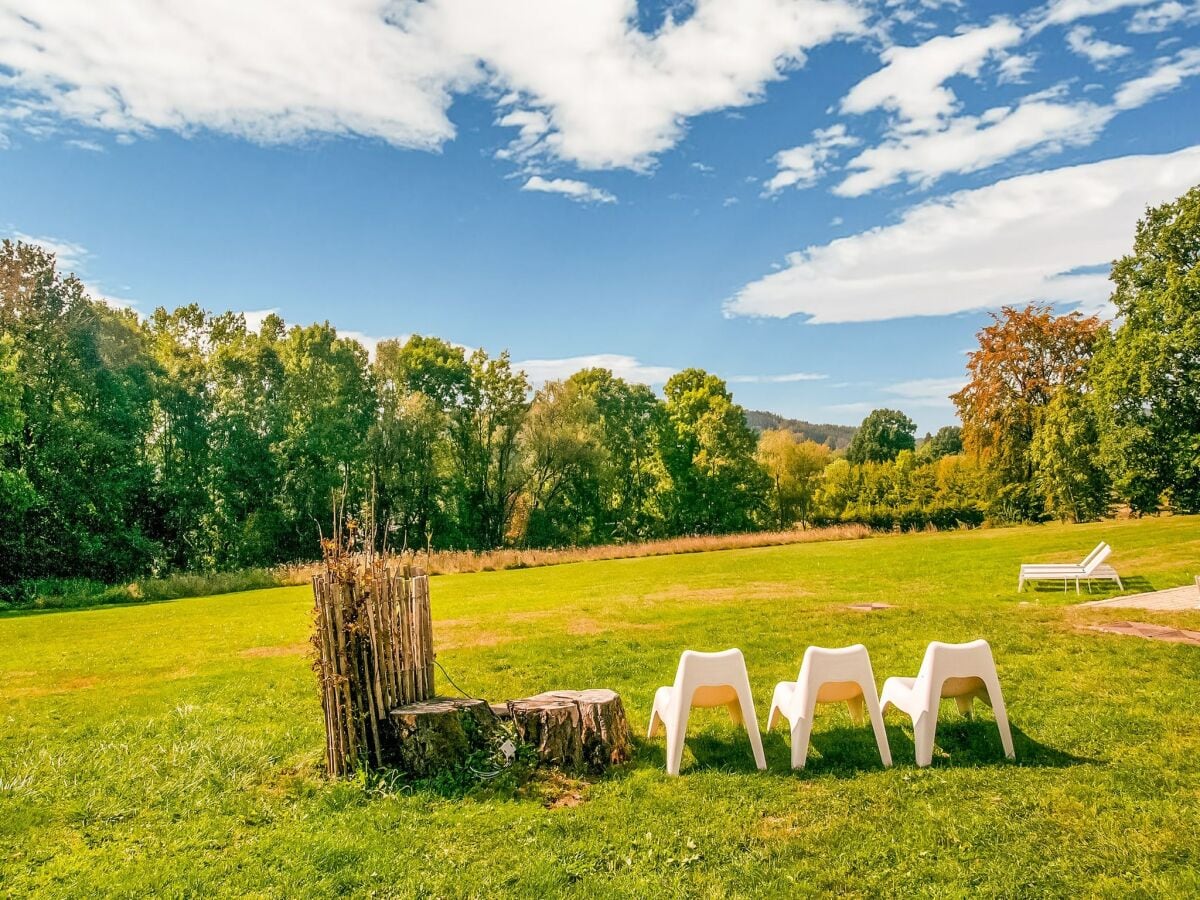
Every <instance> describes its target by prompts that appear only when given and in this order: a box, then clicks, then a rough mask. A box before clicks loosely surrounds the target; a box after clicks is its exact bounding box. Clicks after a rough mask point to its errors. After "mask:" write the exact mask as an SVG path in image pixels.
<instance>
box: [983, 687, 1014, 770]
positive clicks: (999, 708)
mask: <svg viewBox="0 0 1200 900" xmlns="http://www.w3.org/2000/svg"><path fill="white" fill-rule="evenodd" d="M984 684H985V685H986V686H987V693H988V705H989V706H991V708H992V713H993V714H994V715H995V716H996V727H997V728H998V729H999V730H1000V743H1001V744H1002V745H1003V746H1004V755H1005V756H1007V757H1008V758H1009V759H1016V758H1017V753H1016V751H1015V750H1014V749H1013V739H1012V729H1011V728H1009V726H1008V710H1007V709H1006V708H1005V706H1004V694H1003V693H1001V691H1000V679H999V678H997V677H996V676H994V675H993V676H991V677H990V678H985V679H984Z"/></svg>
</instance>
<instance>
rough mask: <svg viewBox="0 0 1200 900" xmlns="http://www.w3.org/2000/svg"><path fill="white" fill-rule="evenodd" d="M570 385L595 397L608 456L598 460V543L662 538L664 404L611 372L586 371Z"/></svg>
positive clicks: (601, 434) (605, 454)
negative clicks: (599, 508)
mask: <svg viewBox="0 0 1200 900" xmlns="http://www.w3.org/2000/svg"><path fill="white" fill-rule="evenodd" d="M567 382H568V383H569V384H572V385H576V386H577V387H578V389H579V391H580V392H581V393H582V394H583V395H584V396H586V397H588V398H590V399H591V401H592V403H593V404H594V407H595V410H596V416H597V418H598V420H599V425H600V442H601V444H602V446H603V450H604V452H603V453H602V454H601V456H600V460H599V465H600V469H599V474H598V479H599V484H598V492H599V500H600V503H601V505H602V510H601V511H600V512H599V513H598V517H597V520H596V531H595V540H597V541H610V540H616V541H631V540H646V539H648V538H651V537H657V536H659V535H661V534H662V533H663V527H664V521H663V508H662V498H663V491H664V482H665V480H666V472H665V470H664V468H663V462H662V457H661V456H660V444H661V436H662V433H663V429H664V427H665V411H664V409H663V404H662V401H660V400H659V399H658V397H657V396H656V395H655V393H654V391H652V390H651V389H650V388H649V387H647V386H646V385H644V384H632V383H630V382H628V381H625V380H624V379H622V378H618V377H616V376H615V375H614V374H613V373H612V372H611V371H610V370H608V369H600V368H593V369H583V370H581V371H579V372H576V373H575V374H574V375H572V376H571V377H570V378H568V379H567Z"/></svg>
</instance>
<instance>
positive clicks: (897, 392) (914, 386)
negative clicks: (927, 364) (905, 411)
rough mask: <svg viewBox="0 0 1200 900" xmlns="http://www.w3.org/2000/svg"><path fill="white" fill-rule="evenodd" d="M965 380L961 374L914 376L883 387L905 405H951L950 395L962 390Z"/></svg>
mask: <svg viewBox="0 0 1200 900" xmlns="http://www.w3.org/2000/svg"><path fill="white" fill-rule="evenodd" d="M966 383H967V380H966V379H965V378H964V377H962V376H961V375H955V376H953V377H951V378H914V379H912V380H911V381H901V382H899V383H897V384H892V385H889V386H887V387H885V388H884V391H886V392H887V393H889V394H891V395H893V396H895V397H899V398H900V399H902V400H903V401H904V402H905V404H906V405H907V406H933V407H938V406H953V405H954V404H953V402H952V401H951V400H950V395H951V394H955V393H957V392H958V391H960V390H962V388H963V385H965V384H966Z"/></svg>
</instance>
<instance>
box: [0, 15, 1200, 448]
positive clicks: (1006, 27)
mask: <svg viewBox="0 0 1200 900" xmlns="http://www.w3.org/2000/svg"><path fill="white" fill-rule="evenodd" d="M194 6H195V7H196V8H189V9H176V10H171V9H164V5H163V4H159V3H154V2H151V0H123V2H122V3H121V4H120V5H119V6H118V7H112V8H110V7H108V6H107V5H106V6H105V7H104V9H103V10H101V9H100V8H99V7H97V5H96V4H94V3H91V2H85V0H61V2H57V3H54V4H46V3H44V2H37V0H0V148H2V149H0V198H2V201H3V202H2V204H0V229H3V230H4V231H5V232H6V233H7V234H9V235H17V236H24V237H26V238H34V239H38V240H40V241H42V242H43V243H45V244H47V245H48V246H51V247H54V248H56V249H57V250H58V251H59V254H60V259H61V260H62V261H63V262H64V263H65V264H66V265H67V267H69V268H72V269H74V270H75V271H77V272H78V274H79V275H80V276H81V277H82V278H83V279H84V281H85V282H87V283H88V284H89V285H90V286H91V287H92V288H93V290H94V291H95V292H96V293H97V294H98V295H101V296H104V297H107V298H110V299H111V300H112V301H113V302H122V303H127V304H130V305H133V306H134V307H135V308H136V309H138V310H139V311H142V312H149V311H150V310H152V309H153V308H154V307H156V306H160V305H161V306H168V307H172V306H175V305H179V304H183V303H188V302H192V301H196V302H199V303H200V304H202V305H203V306H205V307H207V308H210V309H214V310H223V309H227V308H228V309H237V310H244V311H246V312H247V313H249V314H251V318H252V319H253V318H254V317H255V315H261V314H262V312H263V311H264V310H277V311H278V312H279V313H280V314H282V315H283V316H284V317H285V318H286V319H287V320H288V321H291V322H301V323H307V322H310V321H314V320H324V319H328V320H329V321H331V322H333V323H334V324H335V325H336V326H337V327H338V328H339V330H343V331H348V332H353V333H355V334H356V335H359V336H361V338H362V339H363V340H364V342H366V343H368V345H369V344H370V342H371V341H372V340H373V339H378V338H382V337H392V336H403V335H407V334H411V333H414V332H420V333H432V334H437V335H440V336H442V337H444V338H447V339H449V340H451V341H454V342H457V343H460V344H463V345H465V346H470V347H475V346H482V347H485V348H486V349H488V350H489V351H491V352H498V351H500V350H502V349H508V350H510V351H511V352H512V355H513V358H514V360H516V361H518V362H520V363H522V364H523V365H524V366H525V368H526V369H527V371H529V373H530V374H531V376H533V377H534V378H535V379H540V378H547V377H559V376H563V375H566V374H569V372H570V371H572V370H573V369H575V368H579V367H581V366H582V365H587V364H592V363H596V362H600V363H609V364H611V366H612V367H613V368H614V369H615V370H616V371H617V372H618V374H624V375H626V376H628V377H632V378H637V379H640V380H647V381H650V382H652V383H656V384H661V381H662V380H663V379H664V378H665V377H666V375H667V374H669V373H670V372H671V371H673V370H677V369H679V368H683V367H685V366H689V365H698V366H702V367H704V368H706V369H709V370H711V371H713V372H716V373H717V374H719V375H721V376H723V377H725V378H727V379H729V380H730V382H731V387H732V389H733V390H734V393H735V396H736V397H737V399H738V400H739V401H740V402H742V403H743V404H745V405H746V406H749V407H752V408H762V409H770V410H774V411H776V412H780V413H783V414H786V415H792V416H797V417H802V418H807V419H810V420H815V421H834V422H844V423H850V424H853V423H856V422H857V421H859V420H860V419H861V418H862V416H863V415H864V414H865V412H866V411H868V410H869V409H871V408H873V407H875V406H882V405H886V406H893V407H898V408H901V409H904V410H906V411H907V412H908V413H909V414H910V415H912V416H913V417H914V418H915V419H916V420H917V422H918V424H919V426H920V428H921V429H922V430H925V429H933V428H936V427H938V426H940V425H943V424H947V423H949V422H952V421H953V419H954V414H953V409H952V407H951V406H950V404H949V403H948V401H947V400H946V394H947V393H948V392H949V391H951V390H953V389H954V388H955V387H956V385H957V384H958V383H959V382H960V381H961V378H962V371H963V364H964V356H963V351H964V350H966V349H967V348H969V347H971V346H972V345H973V343H974V338H973V335H974V333H975V331H976V330H977V329H978V328H979V327H980V326H981V325H982V324H983V323H984V321H985V319H986V313H987V311H988V310H989V309H995V308H997V307H999V306H1000V305H1002V304H1005V303H1012V304H1018V303H1020V304H1023V303H1025V302H1029V301H1040V300H1045V301H1050V302H1054V303H1057V304H1059V305H1060V306H1061V307H1062V308H1063V309H1070V308H1074V307H1080V308H1083V309H1085V310H1088V311H1092V310H1097V311H1101V312H1106V311H1107V310H1106V305H1105V298H1106V296H1107V286H1106V283H1105V280H1104V274H1105V272H1106V271H1107V267H1106V263H1107V262H1108V261H1109V260H1111V259H1112V258H1113V257H1115V256H1116V255H1119V254H1120V253H1122V252H1124V250H1125V249H1127V248H1128V246H1129V243H1130V241H1131V237H1132V230H1133V225H1134V222H1135V220H1136V218H1137V215H1138V213H1139V212H1140V210H1141V209H1143V208H1144V207H1145V206H1146V205H1147V204H1149V203H1158V202H1162V201H1163V200H1166V199H1169V198H1172V197H1174V196H1177V195H1178V194H1180V193H1182V192H1183V191H1184V190H1186V189H1187V188H1188V187H1190V186H1191V185H1193V184H1196V183H1200V146H1197V145H1200V115H1198V112H1200V91H1198V90H1197V86H1196V82H1197V81H1198V80H1200V4H1198V3H1197V2H1196V0H1190V2H1186V3H1185V2H1182V0H1165V2H1164V0H1159V2H1136V0H1134V2H1130V0H1124V2H1123V0H1051V2H1050V3H1047V4H1030V5H1019V4H995V3H991V4H988V3H970V4H968V3H961V4H955V3H939V2H935V0H925V2H919V0H887V2H879V3H874V4H859V3H854V2H850V0H739V2H736V3H735V2H715V0H696V2H694V3H672V4H666V5H664V4H661V3H641V4H635V3H634V2H632V0H589V2H563V0H520V2H518V0H455V2H448V0H446V2H439V0H430V2H426V3H422V4H413V3H410V2H407V0H400V2H394V3H378V2H368V0H347V2H341V3H337V4H329V5H326V6H321V5H318V4H307V5H301V6H298V5H296V4H283V3H267V2H259V3H248V2H245V0H241V2H233V0H213V2H211V3H205V4H198V5H194ZM102 13H103V14H102Z"/></svg>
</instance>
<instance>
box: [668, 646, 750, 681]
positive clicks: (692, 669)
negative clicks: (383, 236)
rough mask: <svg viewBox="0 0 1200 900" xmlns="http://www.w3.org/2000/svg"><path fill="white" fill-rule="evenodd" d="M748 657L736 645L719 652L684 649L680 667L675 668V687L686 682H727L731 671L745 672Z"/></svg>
mask: <svg viewBox="0 0 1200 900" xmlns="http://www.w3.org/2000/svg"><path fill="white" fill-rule="evenodd" d="M745 670H746V658H745V657H744V656H742V651H741V650H738V649H737V648H736V647H734V648H731V649H729V650H722V651H721V652H719V653H701V652H700V651H699V650H684V651H683V655H682V656H680V657H679V668H678V669H676V670H675V687H677V688H682V687H683V686H684V684H685V683H687V684H691V685H697V684H725V683H727V681H728V679H729V677H730V673H731V672H732V673H737V672H744V671H745Z"/></svg>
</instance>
